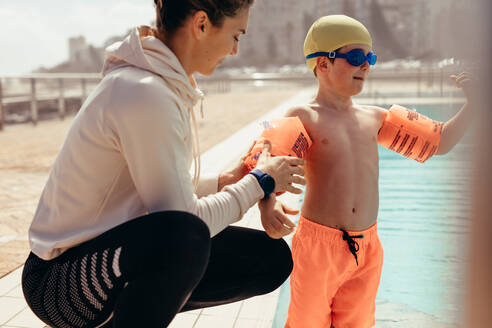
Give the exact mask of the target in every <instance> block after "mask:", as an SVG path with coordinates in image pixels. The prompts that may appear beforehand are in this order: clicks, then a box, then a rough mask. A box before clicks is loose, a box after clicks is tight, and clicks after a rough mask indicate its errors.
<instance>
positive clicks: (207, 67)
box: [195, 8, 249, 75]
mask: <svg viewBox="0 0 492 328" xmlns="http://www.w3.org/2000/svg"><path fill="white" fill-rule="evenodd" d="M248 19H249V8H246V9H243V10H242V11H240V12H239V13H238V15H236V16H235V17H232V18H231V17H226V18H225V20H224V24H223V25H222V26H221V27H215V26H211V29H210V33H208V34H207V36H206V38H205V39H204V40H203V42H202V47H201V48H202V49H201V53H202V55H201V56H199V57H200V58H197V62H196V63H195V64H196V65H197V66H196V70H197V71H198V72H199V73H201V74H203V75H211V74H212V73H213V72H214V70H215V68H216V67H217V66H219V65H220V64H221V63H222V62H223V61H224V59H225V58H226V57H227V55H235V54H237V51H238V43H239V38H240V36H241V35H242V34H245V33H246V28H247V27H248Z"/></svg>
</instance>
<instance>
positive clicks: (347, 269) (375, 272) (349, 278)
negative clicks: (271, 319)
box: [285, 216, 383, 328]
mask: <svg viewBox="0 0 492 328" xmlns="http://www.w3.org/2000/svg"><path fill="white" fill-rule="evenodd" d="M347 235H348V236H350V237H349V238H347ZM360 235H363V237H362V238H358V237H360ZM344 236H345V240H344ZM349 239H350V240H352V241H353V242H351V243H352V249H353V250H354V252H351V250H350V248H349V246H348V245H349V241H348V240H349ZM355 242H356V243H357V244H358V246H357V245H356V244H355ZM356 249H358V251H357V252H355V250H356ZM354 253H355V254H356V255H357V262H356V256H355V255H354ZM292 257H293V260H294V269H293V271H292V274H291V276H290V290H291V291H290V297H291V298H290V305H289V311H288V317H287V323H286V324H285V328H329V327H330V326H331V325H333V326H334V327H335V328H366V327H372V326H374V325H375V318H374V312H375V309H376V307H375V300H376V293H377V290H378V286H379V280H380V277H381V270H382V267H383V248H382V246H381V242H380V241H379V237H378V234H377V226H376V224H374V225H372V226H371V227H369V228H368V229H366V230H363V231H346V232H342V231H341V230H338V229H335V228H331V227H327V226H323V225H320V224H318V223H315V222H312V221H309V220H308V219H306V218H304V217H303V216H301V217H300V219H299V224H298V226H297V230H296V233H295V234H294V236H293V239H292ZM357 263H358V264H357Z"/></svg>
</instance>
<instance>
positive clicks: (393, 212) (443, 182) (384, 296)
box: [273, 104, 473, 328]
mask: <svg viewBox="0 0 492 328" xmlns="http://www.w3.org/2000/svg"><path fill="white" fill-rule="evenodd" d="M459 107H460V106H456V105H453V106H450V105H444V104H443V105H440V106H434V105H433V106H432V108H430V107H424V106H422V107H419V108H417V110H418V111H419V112H420V113H422V114H424V115H428V116H429V117H431V118H433V119H436V120H443V121H444V120H447V119H449V118H450V117H451V116H452V115H454V113H456V111H457V110H458V108H459ZM470 139H471V138H470V136H468V135H467V136H465V138H463V139H462V140H461V141H460V143H458V145H457V146H456V147H455V148H454V149H453V150H452V151H451V152H450V153H448V154H446V155H445V156H435V157H434V158H432V159H431V160H429V161H428V162H426V163H425V164H420V163H418V162H415V161H412V160H409V159H406V158H404V157H402V156H401V155H398V154H396V153H394V152H392V151H389V150H387V149H385V148H382V147H379V156H380V177H379V188H380V190H379V192H380V207H379V218H378V221H379V222H378V232H379V236H380V239H381V242H382V244H383V248H384V265H383V273H382V276H381V283H380V285H379V289H378V295H377V302H376V303H377V304H380V303H384V302H390V303H396V304H403V305H405V306H408V308H410V309H413V310H415V311H418V312H423V313H425V314H429V315H432V316H434V317H436V319H437V320H439V321H442V322H448V323H460V322H461V321H462V312H461V308H462V306H463V305H462V303H461V302H462V300H463V299H464V297H465V295H464V280H465V278H464V277H465V268H466V264H467V262H466V254H467V248H466V247H467V235H468V232H469V230H470V226H469V219H468V216H469V215H468V213H469V210H470V203H471V196H470V193H469V192H468V189H469V185H470V180H471V168H470V165H469V164H470V161H469V158H470V157H471V153H472V148H473V147H472V145H471V142H470ZM296 219H298V217H297V218H296ZM289 293H290V289H289V284H288V281H287V282H286V283H284V285H283V286H282V289H281V291H280V296H279V301H278V305H277V311H276V315H275V320H274V324H273V327H274V328H282V327H283V326H284V324H285V319H286V315H287V308H288V303H289ZM376 307H377V305H376ZM376 312H377V310H376ZM376 319H377V317H376Z"/></svg>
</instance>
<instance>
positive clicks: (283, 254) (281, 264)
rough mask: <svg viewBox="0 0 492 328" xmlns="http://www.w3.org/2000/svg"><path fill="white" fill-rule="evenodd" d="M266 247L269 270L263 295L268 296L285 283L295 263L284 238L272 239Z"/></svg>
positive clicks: (266, 261)
mask: <svg viewBox="0 0 492 328" xmlns="http://www.w3.org/2000/svg"><path fill="white" fill-rule="evenodd" d="M268 238H269V237H268ZM265 246H266V248H265V250H268V251H266V252H265V257H264V259H263V260H264V263H265V266H266V270H267V272H266V275H265V277H266V279H265V283H264V284H263V288H264V290H263V293H265V294H266V293H270V292H272V291H274V290H275V289H277V288H278V287H280V286H281V285H282V284H283V283H284V281H285V280H286V279H287V278H288V277H289V275H290V273H291V272H292V268H293V266H294V263H293V261H292V253H291V251H290V248H289V246H288V245H287V243H286V242H285V240H283V239H282V238H281V239H270V240H269V241H268V242H267V245H265Z"/></svg>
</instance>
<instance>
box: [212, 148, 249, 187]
mask: <svg viewBox="0 0 492 328" xmlns="http://www.w3.org/2000/svg"><path fill="white" fill-rule="evenodd" d="M254 145H255V142H254V141H253V144H252V145H251V147H249V150H248V151H247V152H246V153H245V154H244V155H243V156H242V157H241V158H240V159H239V161H237V162H236V164H235V165H234V166H233V167H232V168H230V169H228V170H225V171H224V172H222V173H220V174H219V188H218V190H219V191H220V190H222V188H224V187H225V186H227V185H230V184H233V183H236V182H238V181H239V180H241V179H242V178H243V177H244V176H245V175H246V174H248V172H247V171H246V170H245V164H244V162H245V160H246V157H248V155H249V154H250V153H251V149H253V146H254Z"/></svg>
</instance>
